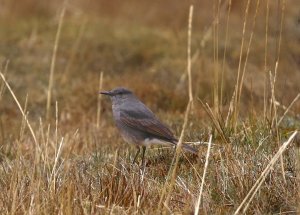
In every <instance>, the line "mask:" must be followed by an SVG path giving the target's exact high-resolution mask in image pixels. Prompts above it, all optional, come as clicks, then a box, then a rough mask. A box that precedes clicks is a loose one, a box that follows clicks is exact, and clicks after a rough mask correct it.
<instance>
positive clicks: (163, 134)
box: [100, 87, 198, 164]
mask: <svg viewBox="0 0 300 215" xmlns="http://www.w3.org/2000/svg"><path fill="white" fill-rule="evenodd" d="M100 94H103V95H106V96H109V97H110V99H111V101H112V113H113V118H114V121H115V125H116V127H117V128H118V130H119V132H120V134H121V136H122V138H123V139H124V140H125V142H127V143H130V144H134V145H135V146H136V147H137V152H136V154H135V156H134V159H133V164H134V163H135V161H136V159H137V157H138V155H139V153H140V149H141V148H142V163H143V162H144V156H145V151H146V147H147V146H150V145H154V144H158V145H173V146H177V144H178V139H177V138H176V137H175V136H174V134H173V132H172V131H171V130H170V128H169V127H168V126H167V125H165V124H164V123H162V122H161V121H160V120H159V119H158V117H156V116H155V114H154V113H153V112H152V111H151V110H150V109H149V108H148V107H147V106H146V105H145V104H144V103H143V102H141V101H140V100H139V99H138V98H137V97H136V96H135V95H134V93H133V92H132V91H130V90H129V89H126V88H124V87H117V88H115V89H113V90H110V91H101V92H100ZM182 147H183V149H185V150H186V151H188V152H190V153H192V154H198V151H197V150H196V149H194V148H193V147H192V146H189V145H186V144H182Z"/></svg>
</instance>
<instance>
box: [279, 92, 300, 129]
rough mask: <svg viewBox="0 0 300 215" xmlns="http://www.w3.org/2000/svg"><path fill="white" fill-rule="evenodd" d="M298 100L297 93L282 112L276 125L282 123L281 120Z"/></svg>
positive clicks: (299, 95) (299, 96)
mask: <svg viewBox="0 0 300 215" xmlns="http://www.w3.org/2000/svg"><path fill="white" fill-rule="evenodd" d="M299 98H300V93H298V95H297V96H296V97H295V98H294V100H293V101H292V102H291V104H290V105H289V106H288V107H287V108H286V110H285V111H284V113H283V115H282V116H281V117H280V119H279V121H278V123H277V125H280V123H281V122H282V120H283V118H284V117H285V116H286V115H287V113H288V112H289V111H290V109H291V108H292V106H293V104H295V103H296V101H297V100H298V99H299Z"/></svg>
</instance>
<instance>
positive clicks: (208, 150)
mask: <svg viewBox="0 0 300 215" xmlns="http://www.w3.org/2000/svg"><path fill="white" fill-rule="evenodd" d="M211 141H212V135H210V137H209V141H208V146H207V153H206V159H205V165H204V171H203V176H202V181H201V186H200V190H199V196H198V200H197V202H196V205H195V213H194V214H196V215H198V214H199V207H200V204H201V198H202V192H203V187H204V181H205V176H206V171H207V167H208V160H209V155H210V148H211Z"/></svg>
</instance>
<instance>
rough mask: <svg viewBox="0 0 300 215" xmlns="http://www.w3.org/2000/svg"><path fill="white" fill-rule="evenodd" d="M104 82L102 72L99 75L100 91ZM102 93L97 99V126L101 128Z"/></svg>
mask: <svg viewBox="0 0 300 215" xmlns="http://www.w3.org/2000/svg"><path fill="white" fill-rule="evenodd" d="M102 82H103V72H100V77H99V88H98V90H99V92H100V91H101V90H102ZM101 95H102V94H100V93H98V100H97V122H96V126H97V128H99V126H100V117H101Z"/></svg>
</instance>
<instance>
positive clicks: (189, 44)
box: [187, 5, 194, 105]
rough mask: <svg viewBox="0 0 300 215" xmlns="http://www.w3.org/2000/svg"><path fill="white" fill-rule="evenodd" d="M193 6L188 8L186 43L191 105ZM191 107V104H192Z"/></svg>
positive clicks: (191, 100)
mask: <svg viewBox="0 0 300 215" xmlns="http://www.w3.org/2000/svg"><path fill="white" fill-rule="evenodd" d="M193 12H194V6H193V5H191V6H190V13H189V24H188V43H187V72H188V80H189V101H190V102H192V103H193V88H192V59H191V43H192V22H193ZM192 105H193V104H192Z"/></svg>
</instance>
